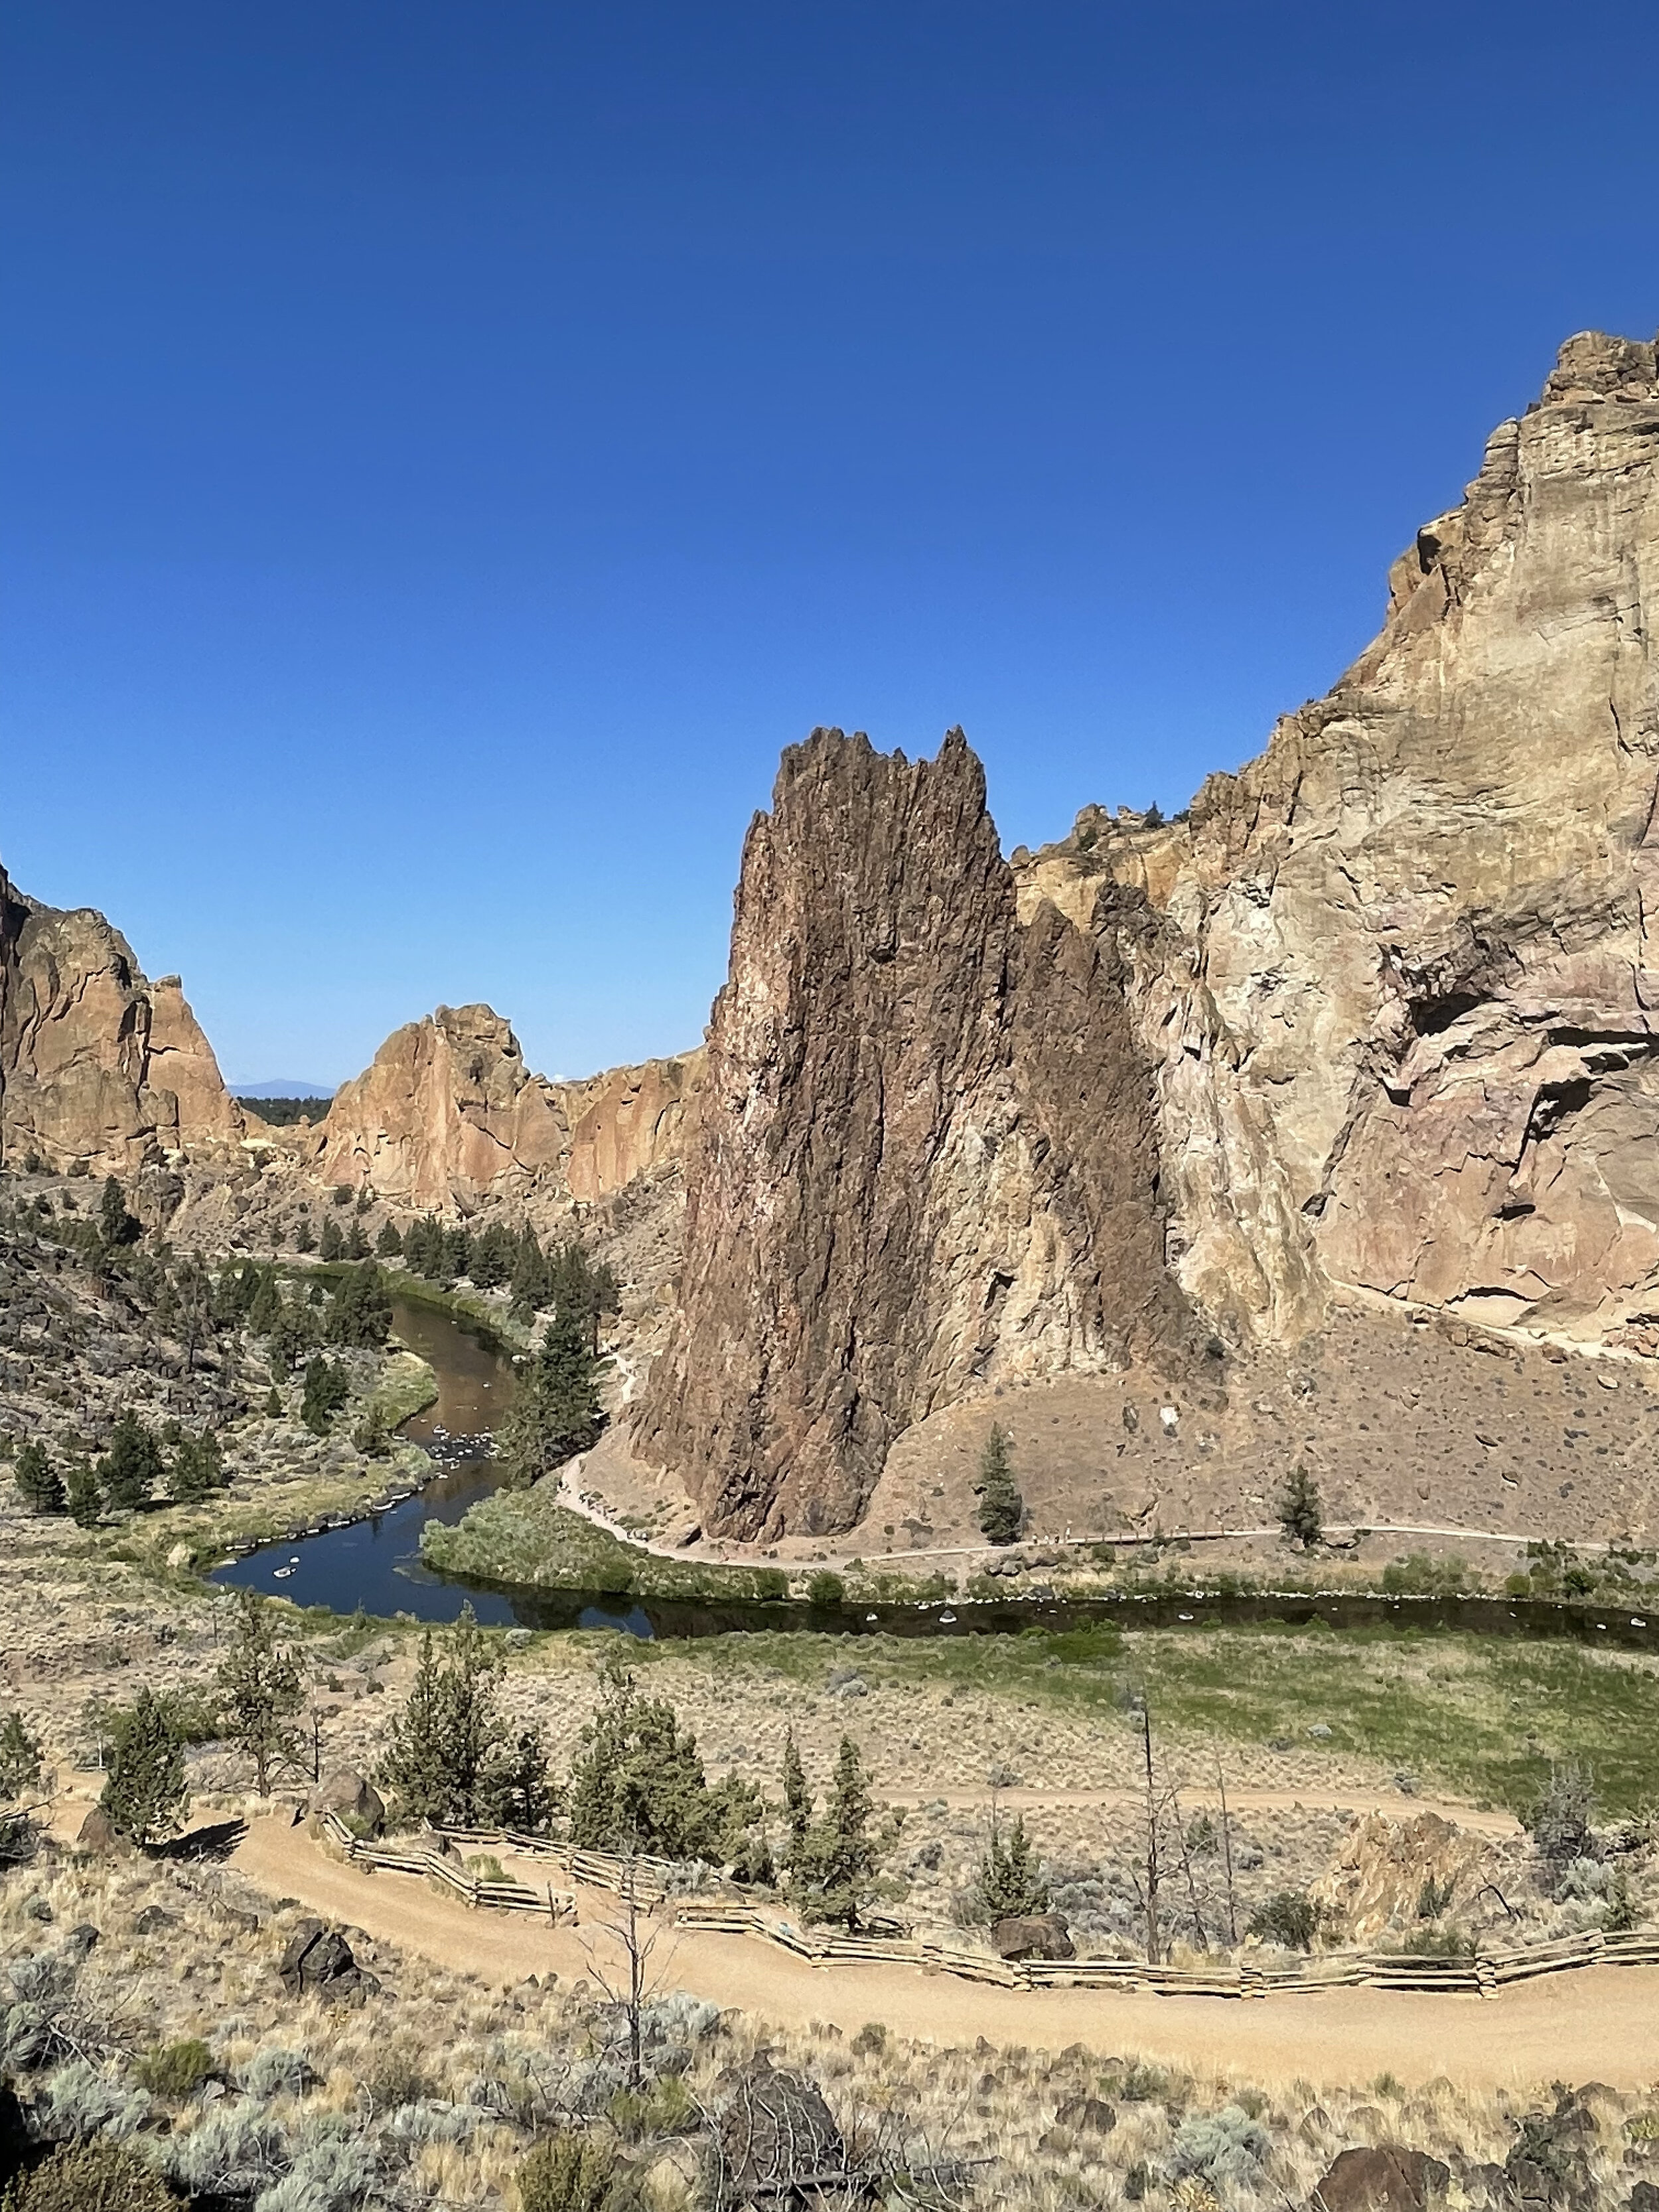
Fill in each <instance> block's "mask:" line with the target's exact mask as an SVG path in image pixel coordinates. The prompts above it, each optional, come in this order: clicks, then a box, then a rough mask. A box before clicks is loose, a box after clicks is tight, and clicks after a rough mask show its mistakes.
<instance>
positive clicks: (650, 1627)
mask: <svg viewBox="0 0 1659 2212" xmlns="http://www.w3.org/2000/svg"><path fill="white" fill-rule="evenodd" d="M392 1327H393V1328H394V1329H395V1330H396V1332H397V1334H398V1336H399V1337H400V1338H401V1339H402V1340H403V1341H404V1343H405V1344H407V1345H408V1346H410V1348H411V1349H412V1350H414V1351H416V1352H419V1353H420V1355H421V1357H422V1358H423V1359H427V1360H429V1361H430V1362H431V1364H432V1366H433V1369H434V1370H435V1373H436V1375H437V1377H438V1396H437V1400H436V1401H435V1403H434V1404H433V1405H431V1406H429V1407H428V1408H427V1410H426V1411H425V1413H417V1414H416V1416H415V1418H414V1419H413V1420H410V1421H406V1422H405V1423H404V1428H403V1434H404V1436H406V1437H410V1439H411V1440H412V1441H413V1442H415V1443H420V1444H428V1445H433V1444H435V1445H436V1446H437V1447H438V1449H439V1450H440V1452H441V1453H443V1454H447V1453H449V1452H451V1451H452V1450H453V1446H452V1445H451V1444H450V1443H449V1442H448V1439H450V1438H453V1437H475V1436H487V1435H488V1434H489V1432H490V1431H491V1430H493V1428H494V1427H495V1423H496V1422H497V1421H498V1420H499V1419H500V1418H501V1414H502V1413H504V1412H505V1411H506V1409H507V1406H508V1405H509V1404H510V1403H511V1401H512V1396H513V1367H512V1363H511V1361H510V1360H509V1359H507V1358H504V1357H503V1356H502V1355H501V1353H500V1352H496V1351H495V1350H493V1349H492V1348H490V1347H489V1346H486V1345H484V1344H483V1343H481V1342H480V1341H479V1340H478V1339H477V1337H475V1336H472V1335H470V1334H468V1333H467V1332H466V1331H465V1329H462V1328H458V1327H457V1326H456V1324H455V1323H454V1322H453V1321H451V1320H450V1319H449V1318H448V1316H447V1315H444V1314H438V1313H432V1312H429V1311H428V1310H426V1309H425V1308H424V1307H422V1306H416V1305H410V1304H407V1303H406V1302H405V1301H404V1300H403V1299H401V1298H394V1299H393V1300H392ZM498 1480H499V1477H498V1475H497V1474H496V1471H495V1464H494V1462H493V1461H491V1460H490V1459H489V1458H488V1457H485V1456H482V1455H479V1456H471V1457H465V1458H462V1459H460V1460H459V1462H456V1463H454V1464H452V1465H448V1466H447V1467H446V1468H445V1471H444V1472H443V1473H442V1474H439V1475H437V1476H436V1477H435V1479H434V1480H432V1481H431V1482H429V1483H428V1485H427V1486H426V1487H425V1488H424V1489H423V1490H421V1491H419V1492H416V1494H415V1495H414V1496H413V1497H411V1498H405V1499H404V1501H403V1502H402V1503H401V1504H397V1505H393V1506H391V1507H389V1508H388V1509H387V1510H386V1511H385V1512H383V1513H377V1514H374V1515H371V1516H369V1517H368V1519H367V1520H363V1521H358V1522H353V1523H352V1524H351V1526H349V1528H326V1529H325V1530H323V1531H322V1533H321V1534H319V1535H315V1536H303V1537H301V1538H298V1539H297V1540H284V1541H282V1542H279V1543H274V1544H264V1545H262V1546H261V1547H259V1549H258V1551H255V1552H250V1553H248V1554H247V1556H246V1558H245V1559H237V1560H235V1561H234V1562H233V1563H232V1564H231V1565H228V1566H225V1567H222V1568H220V1569H219V1570H218V1571H217V1572H216V1574H215V1575H214V1577H212V1579H213V1580H214V1581H215V1582H216V1583H227V1584H230V1585H233V1586H240V1587H243V1588H247V1589H257V1590H263V1591H264V1592H266V1593H267V1594H268V1595H271V1596H281V1597H286V1598H289V1599H290V1600H292V1601H293V1602H294V1603H295V1605H303V1606H327V1607H329V1608H330V1609H331V1611H333V1612H336V1613H351V1612H354V1611H355V1610H356V1607H358V1606H360V1605H361V1606H362V1607H363V1608H364V1610H365V1611H366V1612H368V1613H377V1614H380V1615H382V1616H389V1615H391V1614H393V1613H412V1614H413V1615H414V1616H415V1618H416V1620H433V1621H447V1620H454V1619H455V1618H456V1617H457V1615H458V1614H459V1612H460V1610H461V1607H463V1606H464V1605H468V1604H470V1605H471V1607H472V1609H473V1611H474V1612H475V1613H477V1617H478V1619H479V1620H481V1621H483V1622H485V1623H486V1624H488V1625H490V1626H498V1627H520V1628H617V1629H622V1630H624V1631H625V1632H627V1633H628V1634H629V1635H630V1636H639V1637H653V1636H664V1637H682V1636H719V1635H726V1634H730V1633H732V1632H734V1631H738V1632H741V1631H743V1630H746V1629H773V1630H776V1629H787V1628H804V1629H811V1630H814V1631H816V1632H818V1633H820V1634H829V1635H883V1634H884V1635H889V1636H894V1635H896V1636H974V1635H986V1634H993V1635H1008V1634H1017V1633H1018V1632H1019V1631H1020V1630H1022V1629H1030V1628H1039V1629H1046V1630H1048V1631H1051V1632H1052V1631H1054V1630H1060V1629H1067V1628H1081V1627H1085V1626H1091V1625H1098V1624H1101V1623H1109V1624H1111V1625H1113V1626H1119V1627H1124V1628H1128V1627H1142V1628H1165V1627H1175V1626H1194V1627H1196V1626H1202V1625H1204V1624H1206V1623H1208V1624H1211V1625H1221V1624H1224V1623H1225V1624H1226V1625H1229V1626H1240V1625H1243V1624H1245V1623H1249V1622H1252V1621H1267V1620H1277V1621H1283V1622H1285V1623H1286V1624H1287V1625H1290V1626H1302V1625H1306V1624H1309V1623H1310V1622H1313V1621H1316V1620H1317V1621H1322V1622H1324V1623H1325V1624H1326V1625H1327V1626H1329V1627H1332V1628H1382V1627H1395V1628H1408V1627H1410V1628H1427V1629H1448V1628H1455V1629H1464V1630H1473V1631H1474V1632H1478V1633H1480V1634H1482V1635H1487V1636H1493V1635H1496V1636H1519V1637H1546V1636H1547V1637H1562V1636H1565V1637H1571V1638H1576V1639H1577V1640H1578V1641H1580V1642H1583V1643H1587V1644H1620V1645H1622V1646H1624V1647H1625V1648H1626V1649H1633V1650H1659V1612H1656V1614H1655V1616H1654V1617H1653V1618H1652V1619H1651V1620H1650V1619H1649V1618H1648V1617H1647V1616H1645V1615H1642V1614H1632V1613H1630V1612H1629V1611H1628V1610H1622V1611H1610V1610H1609V1609H1608V1608H1607V1607H1606V1606H1599V1607H1598V1606H1560V1605H1550V1604H1546V1603H1542V1602H1540V1601H1520V1600H1511V1599H1506V1598H1387V1597H1312V1598H1304V1597H1290V1596H1255V1597H1215V1596H1209V1597H1205V1596H1201V1595H1190V1596H1182V1595H1177V1596H1173V1597H1164V1596H1158V1597H1145V1598H1139V1597H1138V1598H1120V1599H1093V1600H1090V1601H1086V1602H1080V1603H1067V1602H1064V1601H1060V1600H1058V1599H1050V1600H1043V1599H1042V1598H1028V1599H1024V1600H1021V1601H1002V1602H999V1601H991V1602H989V1603H987V1604H977V1605H975V1604H969V1603H968V1602H967V1601H964V1600H962V1599H957V1601H955V1602H954V1603H953V1604H945V1605H933V1606H916V1605H884V1606H874V1607H868V1606H839V1607H828V1608H825V1607H815V1606H807V1605H805V1604H799V1603H791V1602H789V1601H778V1602H775V1603H771V1604H733V1603H720V1604H702V1603H696V1604H692V1603H686V1602H684V1601H679V1600H675V1599H663V1598H647V1599H642V1600H641V1601H638V1602H630V1601H629V1600H628V1599H626V1598H619V1597H607V1596H605V1595H602V1594H601V1593H599V1592H597V1591H592V1590H543V1589H520V1588H516V1587H506V1586H502V1585H500V1584H494V1583H478V1582H474V1581H472V1580H471V1579H470V1578H469V1577H464V1576H458V1575H457V1576H447V1575H440V1574H436V1573H435V1572H433V1571H432V1570H431V1569H429V1568H428V1567H426V1566H423V1565H422V1562H421V1553H420V1544H421V1530H422V1528H424V1527H425V1525H426V1523H427V1522H428V1521H459V1519H460V1518H461V1516H462V1515H463V1514H464V1513H465V1511H466V1510H467V1509H468V1507H469V1506H471V1505H473V1504H477V1501H478V1499H479V1498H486V1497H488V1496H489V1493H490V1492H491V1491H492V1490H494V1489H495V1486H496V1483H497V1481H498ZM283 1569H290V1570H291V1571H290V1572H288V1573H283V1571H282V1570H283Z"/></svg>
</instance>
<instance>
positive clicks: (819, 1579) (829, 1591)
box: [806, 1567, 847, 1613]
mask: <svg viewBox="0 0 1659 2212" xmlns="http://www.w3.org/2000/svg"><path fill="white" fill-rule="evenodd" d="M846 1595H847V1585H846V1583H844V1582H842V1578H841V1577H840V1576H839V1575H832V1574H831V1573H830V1571H829V1568H828V1567H821V1568H820V1569H819V1570H818V1571H817V1574H815V1575H814V1576H812V1577H811V1579H810V1580H809V1581H808V1583H807V1585H806V1602H807V1603H808V1605H816V1606H821V1607H823V1610H824V1611H825V1612H826V1613H828V1612H829V1611H831V1610H832V1609H833V1608H834V1607H836V1606H838V1605H840V1604H841V1602H842V1600H843V1599H844V1598H845V1597H846Z"/></svg>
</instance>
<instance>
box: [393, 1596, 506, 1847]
mask: <svg viewBox="0 0 1659 2212" xmlns="http://www.w3.org/2000/svg"><path fill="white" fill-rule="evenodd" d="M501 1666H502V1661H501V1655H500V1653H499V1652H498V1651H496V1650H495V1649H494V1648H493V1647H492V1645H491V1644H490V1643H489V1638H487V1637H486V1636H485V1634H484V1632H483V1629H481V1628H480V1627H479V1626H478V1624H477V1620H476V1619H475V1617H474V1615H473V1612H472V1608H471V1606H470V1605H469V1606H466V1607H464V1608H463V1610H462V1613H461V1617H460V1619H459V1621H457V1623H456V1624H455V1626H454V1628H453V1631H452V1632H451V1634H450V1638H449V1641H448V1644H447V1648H446V1650H444V1652H443V1653H442V1655H441V1656H440V1654H439V1653H438V1652H437V1651H436V1650H435V1647H434V1644H433V1640H432V1635H431V1632H430V1631H429V1630H428V1632H427V1633H426V1635H424V1636H423V1637H422V1639H421V1656H420V1661H419V1663H418V1665H417V1666H416V1672H415V1682H414V1686H413V1687H412V1688H411V1690H410V1694H409V1699H408V1701H407V1703H406V1704H405V1705H404V1710H403V1711H402V1712H401V1713H400V1714H398V1716H397V1717H395V1718H394V1720H393V1722H392V1746H391V1749H390V1750H389V1751H388V1752H387V1753H386V1759H385V1762H384V1764H383V1765H382V1767H381V1770H380V1777H381V1780H382V1781H383V1783H384V1784H385V1785H386V1790H387V1791H388V1793H389V1795H390V1796H391V1798H392V1802H393V1804H394V1805H395V1807H396V1808H397V1809H398V1814H399V1815H400V1816H401V1817H402V1818H404V1819H405V1820H428V1821H431V1822H435V1823H436V1822H443V1821H453V1822H455V1823H458V1824H459V1826H464V1827H476V1826H478V1824H479V1822H480V1821H481V1820H483V1819H485V1818H486V1817H487V1816H488V1814H489V1808H490V1807H491V1806H492V1805H493V1804H495V1803H496V1802H499V1796H500V1792H501V1787H502V1762H501V1759H500V1758H499V1756H498V1755H497V1753H496V1752H495V1744H496V1741H497V1740H498V1738H499V1737H500V1735H501V1715H500V1711H499V1709H498V1707H497V1705H496V1683H497V1681H498V1680H499V1677H500V1674H501Z"/></svg>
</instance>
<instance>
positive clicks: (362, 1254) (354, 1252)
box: [345, 1217, 368, 1261]
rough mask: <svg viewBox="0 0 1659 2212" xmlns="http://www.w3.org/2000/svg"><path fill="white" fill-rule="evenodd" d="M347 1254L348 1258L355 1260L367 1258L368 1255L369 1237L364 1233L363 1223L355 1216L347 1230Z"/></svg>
mask: <svg viewBox="0 0 1659 2212" xmlns="http://www.w3.org/2000/svg"><path fill="white" fill-rule="evenodd" d="M345 1256H346V1258H347V1259H348V1260H353V1261H356V1260H367V1259H368V1237H365V1236H364V1234H363V1225H362V1222H361V1221H359V1220H357V1219H356V1218H355V1217H354V1218H353V1220H352V1224H351V1226H350V1228H349V1229H348V1230H347V1231H346V1241H345Z"/></svg>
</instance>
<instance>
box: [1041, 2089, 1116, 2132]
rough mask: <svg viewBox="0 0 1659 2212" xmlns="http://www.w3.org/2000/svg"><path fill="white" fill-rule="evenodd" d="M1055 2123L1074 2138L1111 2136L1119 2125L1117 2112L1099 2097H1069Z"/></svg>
mask: <svg viewBox="0 0 1659 2212" xmlns="http://www.w3.org/2000/svg"><path fill="white" fill-rule="evenodd" d="M1054 2123H1055V2125H1056V2126H1058V2127H1062V2128H1069V2129H1070V2130H1071V2131H1072V2133H1073V2135H1074V2136H1109V2135H1110V2133H1111V2132H1112V2130H1113V2129H1114V2128H1115V2126H1116V2125H1117V2112H1116V2111H1115V2107H1114V2106H1110V2105H1108V2104H1106V2103H1104V2102H1103V2100H1101V2099H1100V2098H1098V2097H1068V2098H1067V2099H1066V2102H1065V2103H1064V2104H1063V2105H1062V2106H1060V2110H1059V2111H1058V2112H1056V2113H1055V2114H1054Z"/></svg>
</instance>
